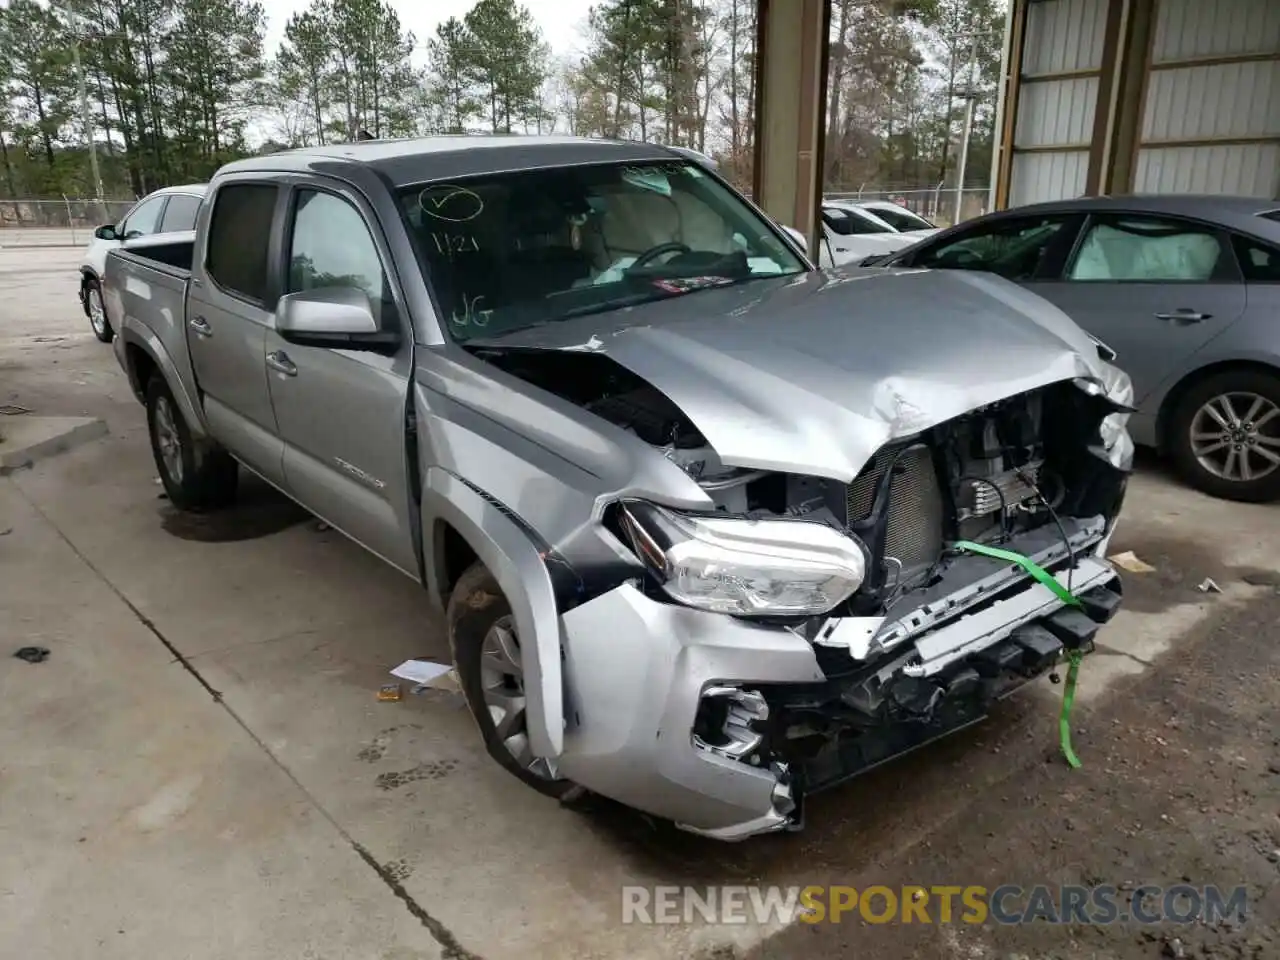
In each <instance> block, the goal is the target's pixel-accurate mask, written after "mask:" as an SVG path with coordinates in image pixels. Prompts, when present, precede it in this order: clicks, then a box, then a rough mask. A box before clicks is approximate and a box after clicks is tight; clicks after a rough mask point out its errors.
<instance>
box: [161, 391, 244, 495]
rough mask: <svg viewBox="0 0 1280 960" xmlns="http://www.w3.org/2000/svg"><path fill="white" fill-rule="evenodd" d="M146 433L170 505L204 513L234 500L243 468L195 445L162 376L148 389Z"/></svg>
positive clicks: (211, 449)
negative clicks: (149, 435)
mask: <svg viewBox="0 0 1280 960" xmlns="http://www.w3.org/2000/svg"><path fill="white" fill-rule="evenodd" d="M147 429H148V432H149V433H150V434H151V453H152V455H153V456H154V457H155V461H156V470H157V471H158V472H159V474H160V482H161V483H162V484H164V489H165V493H167V494H168V495H169V502H170V503H172V504H173V505H174V506H175V507H177V508H178V509H179V510H190V511H192V512H203V511H207V510H216V509H218V508H220V507H226V506H229V505H230V504H231V503H232V502H233V501H234V500H235V497H236V486H237V483H238V481H239V478H240V471H239V466H238V465H237V464H236V462H235V460H234V459H233V458H232V457H231V455H230V454H228V453H227V452H226V451H225V450H222V449H221V448H219V447H216V446H214V445H212V444H209V443H197V442H196V440H195V438H194V437H192V436H191V430H190V428H189V427H188V426H187V422H186V420H184V419H183V417H182V412H181V411H180V410H179V409H178V404H177V403H176V402H175V401H174V399H173V393H172V392H171V391H170V390H169V385H168V384H167V383H165V381H164V377H162V376H160V375H159V374H157V375H155V376H153V377H152V378H151V380H150V381H148V383H147Z"/></svg>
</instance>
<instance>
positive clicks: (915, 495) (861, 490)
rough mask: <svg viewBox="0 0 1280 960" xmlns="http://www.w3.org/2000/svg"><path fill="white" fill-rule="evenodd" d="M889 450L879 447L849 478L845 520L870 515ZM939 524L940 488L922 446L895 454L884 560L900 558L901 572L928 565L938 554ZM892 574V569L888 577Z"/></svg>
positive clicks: (940, 531)
mask: <svg viewBox="0 0 1280 960" xmlns="http://www.w3.org/2000/svg"><path fill="white" fill-rule="evenodd" d="M894 454H895V451H892V450H881V451H880V452H878V453H877V454H876V455H875V458H874V459H873V460H872V461H871V463H870V464H869V465H868V466H867V467H866V468H865V469H864V470H863V471H862V473H860V474H858V476H857V478H856V479H855V480H854V481H853V483H851V484H849V490H848V494H847V498H846V509H847V511H848V518H849V522H850V523H855V522H857V521H859V520H865V519H866V518H867V517H869V516H870V515H871V507H872V504H873V502H874V500H875V493H876V487H877V486H879V483H880V478H881V477H882V476H883V475H884V471H885V468H886V467H887V466H888V464H889V463H890V462H892V460H893V457H894ZM942 528H943V504H942V488H941V485H940V484H939V482H938V471H937V470H936V469H935V467H934V463H933V457H932V456H931V455H930V453H929V450H928V448H926V447H923V446H920V447H912V448H911V449H909V450H907V451H906V452H905V453H903V454H902V455H901V456H900V457H898V461H897V464H896V466H895V467H894V475H893V479H892V480H891V481H890V483H889V520H888V527H887V530H886V532H885V548H884V555H885V558H886V560H887V559H888V558H889V557H893V558H895V559H896V560H897V561H899V562H900V563H901V564H902V571H901V572H902V576H903V577H909V576H910V575H911V574H913V573H919V572H921V571H922V570H925V569H928V568H929V567H930V566H932V565H933V564H934V563H935V562H936V561H937V559H938V557H939V556H941V554H942ZM890 566H891V567H892V566H896V565H895V564H892V563H891V564H890ZM893 579H894V578H893V573H892V571H891V572H890V582H891V583H892V582H893Z"/></svg>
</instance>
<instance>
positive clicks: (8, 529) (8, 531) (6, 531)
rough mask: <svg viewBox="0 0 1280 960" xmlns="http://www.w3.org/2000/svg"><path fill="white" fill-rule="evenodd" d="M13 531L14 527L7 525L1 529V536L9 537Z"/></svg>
mask: <svg viewBox="0 0 1280 960" xmlns="http://www.w3.org/2000/svg"><path fill="white" fill-rule="evenodd" d="M11 533H13V527H5V528H4V529H3V530H0V537H7V536H8V535H9V534H11Z"/></svg>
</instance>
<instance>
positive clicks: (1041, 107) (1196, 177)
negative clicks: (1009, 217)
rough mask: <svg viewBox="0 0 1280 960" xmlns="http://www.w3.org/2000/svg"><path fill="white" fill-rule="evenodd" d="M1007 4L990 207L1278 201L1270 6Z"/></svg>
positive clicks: (1278, 24)
mask: <svg viewBox="0 0 1280 960" xmlns="http://www.w3.org/2000/svg"><path fill="white" fill-rule="evenodd" d="M1015 2H1016V3H1017V7H1016V8H1015V10H1016V11H1018V12H1017V13H1016V14H1015V15H1013V17H1012V19H1011V23H1012V24H1014V25H1015V26H1014V27H1013V28H1012V29H1011V37H1012V44H1013V47H1017V46H1018V40H1019V29H1021V40H1022V42H1021V47H1020V49H1018V50H1014V49H1013V47H1011V49H1010V53H1009V55H1010V57H1011V58H1013V59H1011V60H1010V70H1013V71H1014V72H1016V73H1017V74H1018V76H1017V78H1016V79H1014V78H1010V81H1009V85H1008V86H1007V87H1006V89H1005V93H1004V96H1005V97H1006V98H1008V99H1010V101H1011V102H1012V103H1014V104H1015V106H1014V108H1013V110H1012V111H1011V114H1010V116H1009V121H1011V122H1009V126H1008V128H1006V130H1005V133H1004V135H1003V136H1004V137H1005V138H1006V139H1005V140H1004V141H1003V142H1004V146H1002V154H1003V157H1004V159H1003V160H1002V166H1001V168H1000V180H999V184H998V185H997V188H996V191H995V192H996V195H997V197H1000V196H1001V193H1002V191H1003V197H1004V199H1003V202H1004V203H1006V204H1007V205H1009V206H1016V205H1019V204H1023V203H1033V202H1036V201H1040V200H1056V199H1062V198H1067V197H1075V196H1080V195H1082V194H1084V193H1085V192H1086V190H1089V189H1099V187H1101V189H1104V190H1105V189H1110V190H1113V191H1117V192H1123V191H1124V190H1134V191H1138V192H1155V193H1164V192H1197V193H1239V194H1249V195H1254V196H1267V197H1271V196H1276V194H1277V192H1278V191H1280V0H1015ZM1109 14H1111V15H1112V19H1111V21H1110V24H1109V23H1108V16H1109ZM1023 16H1024V19H1022V17H1023ZM1018 24H1021V28H1019V26H1018ZM1134 24H1140V26H1134ZM1109 28H1110V32H1109ZM1104 48H1105V49H1109V50H1116V51H1117V56H1115V57H1112V58H1111V59H1110V61H1109V62H1107V63H1105V64H1104V63H1103V60H1104ZM1126 51H1127V52H1126ZM1019 60H1020V69H1015V64H1016V63H1018V61H1019ZM1139 88H1140V89H1139ZM1108 90H1110V91H1111V92H1110V93H1108V92H1107V91H1108ZM1010 91H1015V92H1012V93H1011V92H1010ZM1117 91H1118V92H1117ZM1100 96H1101V99H1102V100H1103V101H1104V102H1102V103H1101V104H1100V103H1099V99H1100ZM1099 111H1102V112H1103V114H1104V116H1099ZM1095 118H1097V120H1098V121H1099V122H1098V123H1097V124H1095ZM1104 121H1105V122H1104ZM1104 130H1105V133H1102V131H1104ZM1095 141H1096V142H1095ZM1010 147H1011V148H1012V149H1011V150H1010V149H1009V148H1010ZM1091 147H1092V148H1093V152H1092V154H1091V153H1090V148H1091Z"/></svg>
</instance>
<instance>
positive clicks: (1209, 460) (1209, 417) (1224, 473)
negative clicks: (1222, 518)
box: [1167, 370, 1280, 503]
mask: <svg viewBox="0 0 1280 960" xmlns="http://www.w3.org/2000/svg"><path fill="white" fill-rule="evenodd" d="M1167 437H1168V446H1169V452H1170V454H1171V455H1172V457H1173V460H1174V463H1175V464H1176V465H1177V467H1178V472H1179V473H1180V474H1182V476H1183V478H1184V479H1186V481H1187V482H1188V483H1190V484H1191V485H1192V486H1194V487H1196V488H1197V489H1199V490H1202V491H1204V492H1205V493H1207V494H1209V495H1210V496H1213V497H1220V498H1222V499H1224V500H1239V501H1243V502H1245V503H1266V502H1269V501H1272V500H1277V499H1280V376H1277V375H1275V374H1269V373H1266V372H1263V371H1261V370H1228V371H1225V372H1223V373H1219V374H1215V375H1214V376H1211V377H1208V378H1206V379H1204V380H1202V381H1201V382H1199V383H1197V384H1194V385H1193V386H1192V387H1191V389H1190V390H1188V391H1187V392H1186V393H1185V394H1184V395H1183V396H1182V397H1181V398H1180V399H1179V401H1178V404H1177V406H1176V407H1175V408H1174V410H1173V413H1172V415H1171V417H1170V419H1169V432H1168V435H1167Z"/></svg>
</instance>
